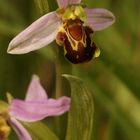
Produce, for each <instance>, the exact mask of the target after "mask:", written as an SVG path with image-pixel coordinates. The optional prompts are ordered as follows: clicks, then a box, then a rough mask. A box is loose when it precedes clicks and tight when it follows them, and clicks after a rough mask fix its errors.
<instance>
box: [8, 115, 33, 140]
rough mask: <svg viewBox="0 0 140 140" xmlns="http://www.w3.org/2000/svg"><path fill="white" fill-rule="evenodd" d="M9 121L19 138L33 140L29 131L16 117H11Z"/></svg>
mask: <svg viewBox="0 0 140 140" xmlns="http://www.w3.org/2000/svg"><path fill="white" fill-rule="evenodd" d="M9 123H10V124H11V126H12V128H13V129H14V130H15V132H16V134H17V136H18V138H19V140H32V138H31V136H30V134H29V133H28V131H27V130H26V129H25V128H24V127H23V125H22V124H21V123H20V122H19V121H17V120H16V119H15V118H13V117H11V118H10V120H9Z"/></svg>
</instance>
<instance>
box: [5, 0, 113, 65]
mask: <svg viewBox="0 0 140 140" xmlns="http://www.w3.org/2000/svg"><path fill="white" fill-rule="evenodd" d="M80 2H81V0H57V3H58V6H59V8H58V9H57V10H56V11H53V12H50V13H47V14H46V15H44V16H42V17H41V18H39V19H38V20H36V21H35V22H34V23H32V24H31V25H30V26H29V27H27V28H26V29H25V30H24V31H22V32H21V33H19V34H18V35H17V36H16V37H15V38H14V39H13V40H12V41H11V42H10V44H9V47H8V50H7V52H8V53H11V54H24V53H28V52H30V51H34V50H37V49H40V48H42V47H44V46H46V45H48V44H49V43H51V42H52V41H54V40H55V39H56V42H57V43H58V44H59V45H61V46H63V48H64V55H65V57H66V58H67V59H68V60H69V61H71V62H72V63H81V62H86V61H89V60H91V59H92V57H93V56H94V57H98V56H99V54H100V53H99V52H100V51H99V49H98V48H97V47H96V45H95V44H94V43H93V42H91V36H90V35H91V34H92V33H93V32H95V31H99V30H102V29H105V28H107V27H109V26H110V25H112V24H113V23H114V21H115V17H114V15H113V14H112V13H111V12H110V11H108V10H106V9H103V8H95V9H89V8H84V7H82V6H81V5H80Z"/></svg>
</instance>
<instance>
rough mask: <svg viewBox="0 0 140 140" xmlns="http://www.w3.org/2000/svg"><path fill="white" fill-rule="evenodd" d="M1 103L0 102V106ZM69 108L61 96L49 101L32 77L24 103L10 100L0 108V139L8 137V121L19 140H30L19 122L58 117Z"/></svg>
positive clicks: (36, 79) (37, 81)
mask: <svg viewBox="0 0 140 140" xmlns="http://www.w3.org/2000/svg"><path fill="white" fill-rule="evenodd" d="M2 103H3V102H0V104H2ZM4 103H5V102H4ZM5 104H6V103H5ZM69 108H70V98H69V97H65V96H63V97H60V98H59V99H52V98H50V99H49V98H48V97H47V94H46V92H45V90H44V88H43V87H42V86H41V85H40V82H39V78H38V77H37V76H36V75H34V76H33V78H32V80H31V82H30V84H29V88H28V90H27V94H26V98H25V100H24V101H23V100H19V99H12V100H11V101H10V103H9V105H8V104H6V107H5V108H4V109H3V108H2V107H0V117H2V118H0V123H1V124H3V125H2V126H0V136H1V137H2V136H3V137H2V138H3V139H2V138H1V137H0V138H1V140H4V138H5V137H6V136H8V135H9V131H10V130H9V126H8V125H6V123H5V122H6V121H8V122H9V124H10V125H11V126H12V128H13V129H14V130H15V132H16V133H17V135H18V137H19V139H20V140H32V138H31V136H30V134H29V133H28V131H27V130H26V129H25V128H24V127H23V125H22V124H21V123H20V121H21V122H22V121H24V122H35V121H39V120H42V119H44V118H45V117H48V116H58V115H61V114H63V113H65V112H66V111H68V110H69ZM5 128H6V129H5Z"/></svg>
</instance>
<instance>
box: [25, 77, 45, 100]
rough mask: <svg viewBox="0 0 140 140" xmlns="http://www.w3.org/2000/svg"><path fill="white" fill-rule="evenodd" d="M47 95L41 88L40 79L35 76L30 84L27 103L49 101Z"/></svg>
mask: <svg viewBox="0 0 140 140" xmlns="http://www.w3.org/2000/svg"><path fill="white" fill-rule="evenodd" d="M47 98H48V97H47V94H46V92H45V89H44V88H43V87H42V86H41V84H40V80H39V77H38V76H37V75H33V77H32V80H31V82H30V84H29V87H28V90H27V94H26V99H25V100H26V101H44V100H47Z"/></svg>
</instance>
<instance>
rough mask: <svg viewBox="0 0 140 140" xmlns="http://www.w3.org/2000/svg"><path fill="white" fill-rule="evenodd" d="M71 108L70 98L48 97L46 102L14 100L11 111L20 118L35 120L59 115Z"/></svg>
mask: <svg viewBox="0 0 140 140" xmlns="http://www.w3.org/2000/svg"><path fill="white" fill-rule="evenodd" d="M69 108H70V98H68V97H61V98H59V99H56V100H55V99H48V100H47V101H44V102H33V101H30V102H25V101H21V100H16V99H15V100H13V101H12V103H11V106H10V110H9V113H10V115H11V116H15V118H17V119H18V120H22V121H26V122H33V121H38V120H42V119H44V118H45V117H48V116H58V115H61V114H63V113H65V112H66V111H68V110H69Z"/></svg>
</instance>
